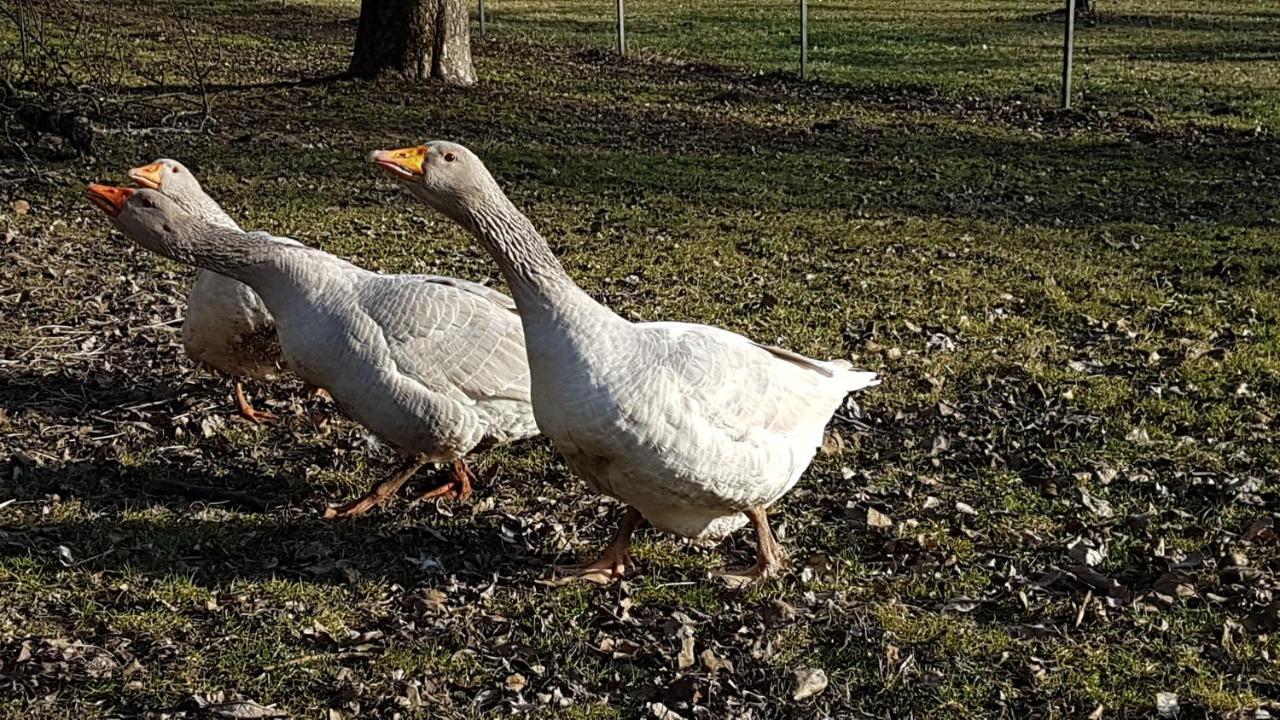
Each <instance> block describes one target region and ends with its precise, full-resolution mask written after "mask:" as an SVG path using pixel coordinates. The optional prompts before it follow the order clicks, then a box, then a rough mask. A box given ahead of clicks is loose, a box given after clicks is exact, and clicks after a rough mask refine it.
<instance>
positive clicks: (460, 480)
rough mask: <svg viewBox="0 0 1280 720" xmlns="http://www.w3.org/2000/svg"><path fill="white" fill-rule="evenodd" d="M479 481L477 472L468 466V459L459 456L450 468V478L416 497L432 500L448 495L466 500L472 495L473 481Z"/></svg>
mask: <svg viewBox="0 0 1280 720" xmlns="http://www.w3.org/2000/svg"><path fill="white" fill-rule="evenodd" d="M473 480H475V481H477V482H479V478H477V477H476V474H475V473H473V472H471V468H469V467H467V461H466V460H463V459H462V458H458V459H457V460H454V461H453V464H452V465H451V466H450V468H449V479H448V480H445V481H444V482H443V483H441V484H439V485H437V486H435V487H433V488H431V489H430V490H428V491H426V492H424V493H422V494H421V495H419V496H418V497H417V498H416V499H418V500H430V499H431V498H435V497H441V496H444V497H448V498H451V499H454V500H466V499H467V498H469V497H471V481H473Z"/></svg>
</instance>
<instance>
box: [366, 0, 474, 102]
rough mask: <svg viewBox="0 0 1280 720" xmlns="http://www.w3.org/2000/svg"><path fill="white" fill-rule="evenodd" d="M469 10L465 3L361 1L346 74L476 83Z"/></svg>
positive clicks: (443, 0)
mask: <svg viewBox="0 0 1280 720" xmlns="http://www.w3.org/2000/svg"><path fill="white" fill-rule="evenodd" d="M468 7H469V6H468V4H467V2H466V0H361V2H360V25H359V27H358V28H357V29H356V45H355V50H354V51H353V52H352V53H351V67H350V69H349V70H348V72H349V73H350V74H351V75H353V76H355V77H360V78H376V77H382V76H385V75H394V76H397V77H402V78H405V79H408V80H426V79H428V78H435V79H438V80H443V81H444V82H445V83H447V84H450V85H470V84H472V83H474V82H475V81H476V71H475V68H474V67H472V65H471V19H470V16H469V15H468V12H467V8H468Z"/></svg>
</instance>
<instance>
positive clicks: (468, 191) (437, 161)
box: [369, 140, 502, 224]
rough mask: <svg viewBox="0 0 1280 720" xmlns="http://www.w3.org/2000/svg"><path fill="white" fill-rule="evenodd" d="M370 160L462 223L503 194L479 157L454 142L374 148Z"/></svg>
mask: <svg viewBox="0 0 1280 720" xmlns="http://www.w3.org/2000/svg"><path fill="white" fill-rule="evenodd" d="M369 160H370V162H372V163H374V164H375V165H377V166H378V167H380V168H381V169H382V170H384V171H386V173H387V174H388V175H390V176H391V177H393V178H395V179H396V180H399V181H400V182H402V183H404V184H405V185H407V186H408V187H409V191H410V192H412V193H413V195H414V197H416V198H418V199H419V200H421V201H422V202H424V203H426V204H427V205H429V206H430V207H431V208H433V209H435V210H437V211H439V212H441V213H443V214H444V215H445V216H447V217H449V218H451V219H453V220H457V221H462V222H464V224H465V220H466V219H467V216H468V214H469V212H470V211H472V210H475V209H476V208H478V207H480V206H482V205H483V204H484V203H485V201H486V200H489V199H491V198H494V197H495V196H496V197H501V195H502V191H501V190H500V189H499V188H498V183H497V182H496V181H494V179H493V176H492V175H490V174H489V170H488V169H487V168H485V166H484V163H483V162H481V161H480V158H478V157H476V155H475V153H473V152H471V151H470V150H468V149H466V148H465V147H463V146H461V145H459V144H457V143H451V142H445V141H443V140H432V141H431V142H428V143H426V144H424V145H417V146H414V147H407V148H400V149H398V150H375V151H374V152H372V153H370V155H369Z"/></svg>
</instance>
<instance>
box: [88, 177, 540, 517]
mask: <svg viewBox="0 0 1280 720" xmlns="http://www.w3.org/2000/svg"><path fill="white" fill-rule="evenodd" d="M89 198H90V200H91V201H92V202H93V203H94V204H95V205H97V206H98V207H99V208H101V209H102V210H103V211H104V212H106V213H107V215H108V216H110V217H111V218H112V223H113V224H114V225H115V226H116V227H117V228H118V229H119V230H120V231H121V232H123V233H124V234H125V235H126V236H127V237H129V238H130V239H132V240H133V241H134V242H136V243H138V244H139V245H141V246H142V247H144V248H146V249H148V250H151V251H152V252H155V253H158V254H160V255H163V256H165V257H167V258H170V259H172V260H177V261H178V262H182V263H186V264H188V265H194V266H197V267H201V268H205V269H207V270H211V271H213V272H217V273H220V274H222V275H225V276H227V277H230V278H234V279H235V280H237V281H239V282H243V283H245V284H247V285H249V286H250V287H252V288H253V290H254V291H255V292H256V293H257V294H258V295H259V296H260V297H261V298H262V300H263V302H265V303H266V306H267V308H268V309H269V310H270V311H271V314H272V315H273V316H275V318H276V326H277V333H278V334H279V338H280V348H281V350H282V351H283V354H284V357H285V359H286V360H287V361H288V363H289V367H290V368H291V369H292V370H293V371H294V372H296V373H297V374H298V375H299V376H300V377H302V379H304V380H306V381H307V382H309V383H311V384H313V385H315V386H317V387H321V388H324V389H325V390H328V391H329V394H330V395H332V396H333V399H334V402H336V403H337V404H338V406H339V407H341V408H342V409H343V410H344V411H346V412H347V413H348V414H349V415H351V417H353V418H354V419H355V420H356V421H358V422H359V423H361V424H362V425H364V426H365V427H367V428H368V429H369V430H370V431H372V432H373V433H374V434H375V435H377V436H378V437H379V438H381V439H383V440H384V441H386V442H388V443H389V444H391V445H393V446H394V447H396V448H397V449H398V450H400V451H401V452H402V453H403V454H405V455H406V456H407V458H406V460H405V462H404V464H403V465H402V466H401V467H400V468H399V469H398V470H397V471H396V472H395V473H393V474H392V475H391V476H390V477H389V478H388V479H386V480H384V481H383V482H381V483H379V484H377V485H376V486H374V488H373V489H371V490H370V491H369V492H368V493H367V494H366V495H365V496H364V497H361V498H359V499H357V500H354V501H352V502H349V503H347V504H345V505H342V506H339V507H331V508H328V509H327V510H326V512H325V516H326V517H351V516H355V515H359V514H361V513H364V512H366V511H367V510H369V509H371V508H373V507H375V506H376V505H379V504H381V503H382V502H384V501H385V500H387V499H389V498H390V497H392V496H393V495H394V494H395V493H396V491H397V490H399V488H400V487H401V486H402V485H403V484H404V483H405V482H406V481H408V480H409V478H411V477H412V476H413V475H414V474H415V473H416V472H417V470H418V469H419V468H420V467H422V466H423V465H424V464H426V463H428V462H448V463H452V469H451V479H450V481H449V482H447V483H445V484H444V485H443V486H441V487H439V488H437V489H435V490H432V491H430V492H428V493H426V494H425V495H423V497H433V496H436V495H443V494H446V493H447V494H452V495H455V496H457V497H461V498H465V497H467V496H468V495H469V494H470V492H471V483H470V481H471V478H472V475H471V471H470V470H469V469H468V468H467V465H466V461H465V460H464V458H465V457H466V456H467V455H468V454H469V453H471V452H474V451H478V450H484V449H486V448H489V447H493V446H495V445H501V444H505V443H508V442H512V441H514V440H519V439H522V438H527V437H531V436H533V435H536V434H537V426H536V424H535V422H534V419H533V412H532V408H531V406H530V399H529V369H528V365H527V363H526V361H525V349H524V336H523V334H522V333H521V328H520V320H519V317H518V315H517V314H516V308H515V304H514V303H513V302H512V300H511V299H510V298H508V297H507V296H505V295H503V294H502V293H500V292H497V291H495V290H491V289H490V288H487V287H485V286H483V285H479V284H477V283H472V282H467V281H465V280H456V279H454V278H447V277H438V276H434V275H382V274H379V273H374V272H369V271H368V270H364V269H362V268H359V267H356V266H355V265H352V264H351V263H349V262H346V261H345V260H342V259H339V258H337V257H334V256H333V255H330V254H329V253H326V252H323V251H320V250H316V249H314V248H308V247H305V246H302V245H297V244H289V243H282V242H279V238H276V237H273V236H271V235H268V234H267V233H263V232H253V233H245V232H242V231H240V230H237V229H234V228H230V227H219V226H216V225H213V224H212V223H210V222H209V221H208V220H205V219H204V218H202V217H200V216H197V215H194V214H191V213H188V212H187V211H185V210H184V209H183V208H182V207H181V206H180V205H179V204H178V203H177V202H176V201H174V200H172V199H170V198H169V197H167V196H165V195H163V194H161V193H159V192H156V191H154V190H146V189H144V190H131V189H128V188H115V187H110V186H106V185H90V186H89Z"/></svg>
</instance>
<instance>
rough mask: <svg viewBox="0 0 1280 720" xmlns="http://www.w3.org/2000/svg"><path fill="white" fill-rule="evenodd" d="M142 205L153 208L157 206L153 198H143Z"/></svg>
mask: <svg viewBox="0 0 1280 720" xmlns="http://www.w3.org/2000/svg"><path fill="white" fill-rule="evenodd" d="M142 205H143V207H149V208H153V207H155V206H156V201H155V200H152V199H151V198H142Z"/></svg>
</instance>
